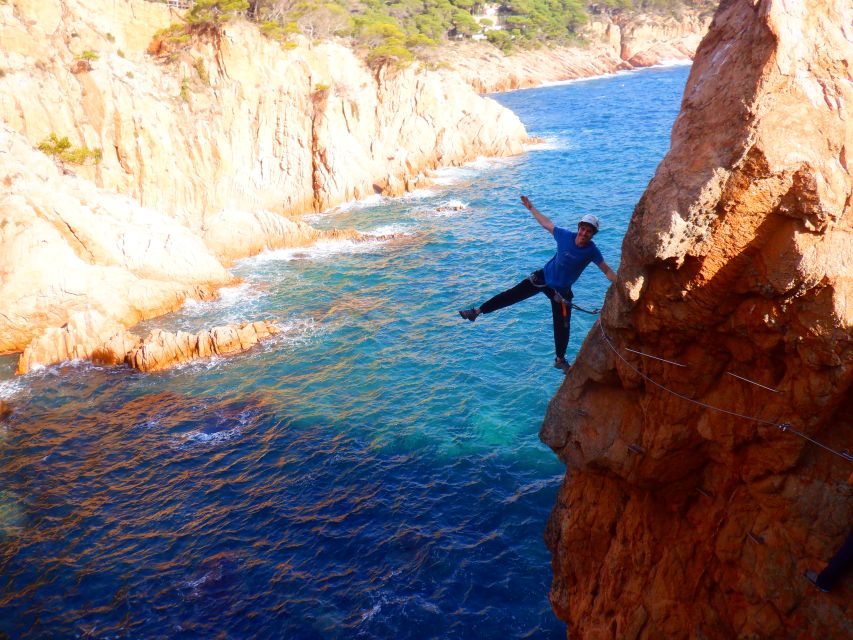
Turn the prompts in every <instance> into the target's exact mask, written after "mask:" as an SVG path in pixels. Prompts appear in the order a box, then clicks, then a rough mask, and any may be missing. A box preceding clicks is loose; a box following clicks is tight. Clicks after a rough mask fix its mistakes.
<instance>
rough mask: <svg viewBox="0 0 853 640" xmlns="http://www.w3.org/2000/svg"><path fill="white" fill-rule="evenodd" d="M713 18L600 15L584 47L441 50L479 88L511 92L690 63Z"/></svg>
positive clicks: (456, 72)
mask: <svg viewBox="0 0 853 640" xmlns="http://www.w3.org/2000/svg"><path fill="white" fill-rule="evenodd" d="M709 23H710V17H709V16H706V15H704V14H701V13H698V12H686V13H684V15H682V16H680V17H677V18H676V17H671V16H651V15H632V16H630V18H629V17H627V16H624V17H620V18H616V19H610V18H604V17H599V18H596V19H593V20H591V21H590V23H589V24H588V25H587V26H586V27H585V29H584V37H585V38H586V40H587V44H586V45H585V46H577V47H565V46H561V47H548V48H542V49H535V50H532V51H519V52H516V53H513V54H512V55H508V56H506V55H503V54H501V53H500V52H499V51H498V50H497V49H495V48H494V47H492V46H491V45H486V44H478V43H472V42H459V43H455V44H452V45H450V46H449V47H448V48H447V49H446V50H444V51H442V52H440V53H439V54H438V58H439V59H441V60H442V62H443V63H444V65H446V66H447V67H448V68H449V69H450V70H451V72H452V75H456V76H459V77H462V78H464V79H465V80H466V82H468V83H469V84H470V85H471V86H473V87H474V88H475V89H477V91H481V92H493V91H508V90H512V89H519V88H524V87H534V86H538V85H541V84H543V83H546V82H556V81H561V80H572V79H575V78H587V77H591V76H599V75H604V74H608V73H615V72H616V71H626V70H630V69H635V68H638V67H649V66H652V65H656V64H665V63H671V62H677V61H689V60H692V59H693V54H694V53H695V51H696V47H697V46H699V42H700V40H701V39H702V37H703V36H704V35H705V33H706V31H707V30H708V24H709Z"/></svg>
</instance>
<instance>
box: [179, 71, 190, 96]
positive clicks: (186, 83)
mask: <svg viewBox="0 0 853 640" xmlns="http://www.w3.org/2000/svg"><path fill="white" fill-rule="evenodd" d="M180 95H181V100H183V101H184V102H189V101H190V79H189V78H187V77H186V76H184V79H183V80H181V93H180Z"/></svg>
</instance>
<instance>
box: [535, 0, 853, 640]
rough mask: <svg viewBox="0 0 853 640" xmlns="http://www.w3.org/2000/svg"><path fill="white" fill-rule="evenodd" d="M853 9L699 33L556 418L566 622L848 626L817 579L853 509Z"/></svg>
mask: <svg viewBox="0 0 853 640" xmlns="http://www.w3.org/2000/svg"><path fill="white" fill-rule="evenodd" d="M851 24H853V6H851V4H850V2H849V0H806V1H805V2H802V3H790V2H783V1H779V0H756V1H754V2H753V1H750V0H724V2H723V3H722V4H721V6H720V8H719V10H718V12H717V14H716V16H715V18H714V20H713V23H712V25H711V27H710V30H709V33H708V35H707V36H706V37H705V39H704V40H703V42H702V44H701V45H700V47H699V49H698V51H697V54H696V58H695V62H694V65H693V69H692V71H691V74H690V78H689V80H688V83H687V87H686V89H685V93H684V98H683V102H682V109H681V113H680V115H679V117H678V119H677V121H676V123H675V125H674V127H673V131H672V146H671V149H670V151H669V152H668V154H667V155H666V157H665V158H664V160H663V161H662V163H661V164H660V166H659V167H658V170H657V172H656V174H655V176H654V178H653V180H652V181H651V183H650V184H649V186H648V189H647V191H646V193H645V194H644V196H643V197H642V199H641V201H640V202H639V204H638V205H637V207H636V210H635V212H634V216H633V219H632V221H631V224H630V228H629V231H628V233H627V235H626V237H625V241H624V244H623V253H622V262H621V266H620V270H619V281H618V283H617V284H616V285H614V286H613V287H611V289H610V291H609V292H608V295H607V298H606V303H605V306H604V309H603V312H602V316H601V320H600V324H596V326H595V327H594V328H593V330H592V331H591V332H590V334H589V335H588V336H587V338H586V340H585V342H584V344H583V347H582V349H581V351H580V353H579V355H578V358H577V361H576V365H575V366H574V367H573V369H572V372H571V374H570V375H569V376H568V377H567V379H566V381H565V382H564V384H563V385H562V387H561V388H560V390H559V391H558V393H557V394H556V396H555V397H554V398H553V399H552V401H551V403H550V405H549V409H548V412H547V415H546V418H545V422H544V424H543V427H542V431H541V434H540V435H541V437H542V439H543V441H544V442H546V443H547V444H548V445H550V446H551V447H552V448H553V449H554V450H555V451H556V452H557V454H558V455H559V456H560V458H561V459H562V460H563V461H565V463H566V464H567V473H566V478H565V481H564V483H563V485H562V487H561V490H560V493H559V497H558V500H557V504H556V506H555V509H554V511H553V514H552V517H551V519H550V521H549V524H548V528H547V532H546V541H547V543H548V545H549V547H550V549H551V550H552V553H553V568H554V581H553V585H552V590H551V601H552V604H553V606H554V609H555V611H556V612H557V614H558V615H559V616H560V617H561V618H562V619H563V620H565V621H566V622H567V623H568V628H569V637H577V638H664V637H665V638H688V637H690V638H696V637H702V638H735V637H740V638H744V637H748V638H759V637H760V638H783V637H794V638H843V637H844V638H846V637H851V636H853V610H851V608H850V602H851V599H853V579H851V578H849V577H848V578H847V580H846V581H844V582H843V583H842V584H841V585H840V586H839V587H838V588H837V589H836V590H835V591H834V592H833V593H831V594H822V593H820V592H818V591H817V590H816V589H814V587H813V586H812V585H811V584H810V583H809V582H808V581H807V580H805V579H804V578H803V577H802V573H803V571H804V570H806V569H818V570H819V569H821V568H822V567H823V565H824V563H825V562H826V561H827V560H828V559H829V558H830V557H831V556H832V554H833V553H834V552H835V550H836V549H837V548H838V547H839V546H840V544H841V542H842V541H843V540H844V538H845V537H846V536H847V534H848V533H849V531H850V529H851V526H853V500H851V495H853V492H851V487H850V486H849V485H848V484H847V480H848V476H850V472H851V471H853V458H851V457H849V456H848V455H846V454H845V453H844V450H845V449H846V450H853V422H851V416H853V388H851V384H853V304H851V300H853V177H851V162H850V150H851V149H853V125H851V115H853V113H852V112H851V107H853V82H851V80H853V76H851V69H853V31H851V27H850V25H851ZM809 438H810V439H811V440H815V441H817V442H819V443H820V444H821V445H825V447H828V449H827V448H822V446H819V445H817V444H815V443H813V442H811V441H810V440H809ZM830 449H831V450H830Z"/></svg>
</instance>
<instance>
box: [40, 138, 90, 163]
mask: <svg viewBox="0 0 853 640" xmlns="http://www.w3.org/2000/svg"><path fill="white" fill-rule="evenodd" d="M38 150H39V151H41V152H43V153H46V154H47V155H49V156H52V157H53V158H55V159H58V160H61V161H62V162H68V163H70V164H87V163H88V162H89V161H91V162H92V163H93V164H98V163H99V162H100V161H101V158H102V157H103V152H102V151H101V150H100V149H90V148H89V147H87V146H86V145H83V146H82V147H72V146H71V141H70V140H68V137H67V136H63V137H62V138H60V137H58V136H57V135H56V134H55V133H51V134H50V136H48V137H47V138H46V139H44V140H42V141H41V142H40V143H39V145H38Z"/></svg>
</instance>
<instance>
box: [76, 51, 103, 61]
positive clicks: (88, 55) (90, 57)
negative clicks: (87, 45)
mask: <svg viewBox="0 0 853 640" xmlns="http://www.w3.org/2000/svg"><path fill="white" fill-rule="evenodd" d="M98 57H99V56H98V54H97V53H95V52H94V51H90V50H89V49H86V50H85V51H84V52H83V53H81V54H80V59H81V60H85V61H86V62H94V61H95V60H97V59H98Z"/></svg>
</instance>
